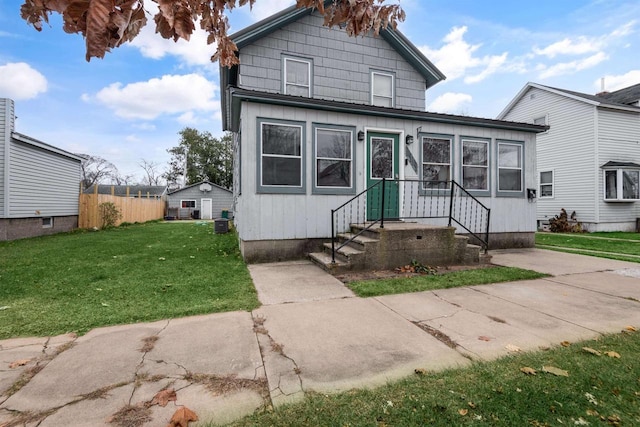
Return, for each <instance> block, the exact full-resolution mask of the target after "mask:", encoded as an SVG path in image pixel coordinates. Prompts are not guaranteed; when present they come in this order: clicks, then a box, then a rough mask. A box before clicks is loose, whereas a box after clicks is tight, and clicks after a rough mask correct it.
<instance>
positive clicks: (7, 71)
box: [0, 62, 48, 101]
mask: <svg viewBox="0 0 640 427" xmlns="http://www.w3.org/2000/svg"><path fill="white" fill-rule="evenodd" d="M47 86H48V84H47V79H46V78H45V76H43V75H42V74H40V72H39V71H38V70H36V69H34V68H31V66H30V65H29V64H27V63H25V62H10V63H8V64H5V65H0V96H2V97H7V98H11V99H13V100H16V101H17V100H24V99H32V98H35V97H36V96H38V95H39V94H41V93H44V92H46V91H47Z"/></svg>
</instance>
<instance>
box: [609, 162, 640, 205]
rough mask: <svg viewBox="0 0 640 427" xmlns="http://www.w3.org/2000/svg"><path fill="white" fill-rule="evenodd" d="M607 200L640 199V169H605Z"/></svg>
mask: <svg viewBox="0 0 640 427" xmlns="http://www.w3.org/2000/svg"><path fill="white" fill-rule="evenodd" d="M604 199H605V201H633V200H638V199H640V170H639V169H605V171H604Z"/></svg>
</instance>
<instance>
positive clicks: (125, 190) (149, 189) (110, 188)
mask: <svg viewBox="0 0 640 427" xmlns="http://www.w3.org/2000/svg"><path fill="white" fill-rule="evenodd" d="M97 186H98V189H97V191H98V194H113V195H114V196H119V197H133V198H142V199H162V198H164V197H165V196H166V195H167V191H168V190H167V186H166V185H110V184H97ZM95 192H96V185H92V186H91V187H89V188H87V189H85V190H84V193H85V194H93V193H95Z"/></svg>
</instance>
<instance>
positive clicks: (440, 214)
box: [331, 178, 491, 263]
mask: <svg viewBox="0 0 640 427" xmlns="http://www.w3.org/2000/svg"><path fill="white" fill-rule="evenodd" d="M388 182H395V183H397V184H400V183H404V184H405V185H406V184H407V183H410V185H413V184H417V185H418V186H419V188H418V191H417V195H416V198H415V202H418V201H419V199H420V198H421V197H422V200H423V204H424V205H425V206H424V207H425V208H426V200H427V199H429V213H428V214H427V212H426V210H425V212H423V214H420V210H419V208H417V212H416V214H415V215H411V214H409V215H400V216H399V218H395V217H394V218H393V219H398V220H402V219H434V218H443V219H444V218H448V220H449V226H450V227H451V226H452V224H453V222H455V223H456V224H458V225H459V226H460V227H462V228H463V229H464V230H466V231H467V232H468V233H469V234H470V235H472V236H473V237H475V238H476V239H477V240H478V241H479V242H481V244H482V247H483V248H484V251H485V253H486V252H487V250H488V247H489V224H490V215H491V209H490V208H488V207H486V206H485V205H484V204H483V203H482V202H480V201H479V200H478V199H477V198H476V197H474V196H473V195H472V194H471V193H469V192H468V191H467V190H465V189H464V188H463V187H462V186H461V185H460V184H458V183H457V182H456V181H454V180H450V181H419V180H400V179H386V178H383V179H382V180H381V181H379V182H376V183H375V184H372V185H370V186H369V187H368V188H367V189H365V190H364V191H362V192H360V193H358V194H357V195H355V196H353V197H352V198H351V199H349V200H348V201H346V202H345V203H343V204H342V205H340V206H338V207H337V208H336V209H331V262H332V263H335V254H336V251H338V250H340V249H341V248H343V247H344V246H346V245H348V244H349V243H351V242H352V241H354V240H355V239H356V238H357V237H358V236H360V235H361V234H362V233H364V232H365V231H367V230H369V229H370V228H372V227H373V226H374V225H376V224H378V223H379V224H380V228H384V221H385V203H386V202H387V200H388V196H387V195H386V194H385V193H386V191H385V188H386V186H387V183H388ZM380 185H382V189H381V198H380V210H379V214H378V216H377V217H370V215H369V214H368V212H367V204H368V203H367V202H370V203H374V201H368V200H367V196H368V195H369V194H370V193H371V190H373V189H374V188H376V187H378V186H380ZM456 190H459V192H460V194H462V196H458V197H456ZM410 195H411V198H412V203H413V202H414V200H413V195H414V193H413V192H411V193H410ZM434 198H435V200H436V208H435V213H434V212H433V206H432V205H433V203H432V202H433V199H434ZM443 198H444V199H446V198H448V199H449V201H448V202H449V206H448V214H447V213H446V212H445V206H446V205H445V201H443V202H442V204H441V203H440V201H441V199H443ZM463 198H464V199H465V201H466V200H471V203H472V204H473V206H469V205H468V204H467V203H465V211H464V212H462V206H461V199H463ZM360 200H363V205H364V217H363V219H362V221H359V218H358V220H356V223H357V222H361V223H362V224H363V225H365V227H363V228H362V229H361V230H360V231H359V232H358V233H355V234H353V235H352V236H351V237H350V238H349V239H346V240H345V241H344V242H343V243H342V244H340V245H339V246H337V247H336V240H337V235H338V233H337V230H336V220H337V214H338V213H339V212H342V213H343V216H344V215H345V211H346V209H347V208H350V209H351V207H352V206H353V204H354V203H357V209H356V216H359V214H360ZM398 202H399V196H398ZM458 202H460V205H459V209H458V210H457V211H456V206H457V205H458ZM405 204H406V201H405ZM413 208H414V207H413V206H411V207H410V210H411V211H413ZM477 209H481V213H480V214H479V215H478V214H477V212H476V210H477ZM469 210H471V212H469ZM411 213H412V212H411ZM463 214H464V217H465V218H463ZM485 215H486V219H485ZM467 216H471V217H472V218H471V219H473V220H474V221H475V222H476V223H477V222H478V216H479V217H480V221H481V222H484V224H481V225H482V228H483V232H478V231H474V230H472V229H471V227H472V225H471V224H469V223H466V222H465V219H467V218H466V217H467ZM352 224H353V215H352V216H351V218H350V219H349V228H350V227H351V225H352ZM476 225H477V224H476ZM481 234H484V236H481Z"/></svg>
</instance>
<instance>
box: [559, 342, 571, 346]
mask: <svg viewBox="0 0 640 427" xmlns="http://www.w3.org/2000/svg"><path fill="white" fill-rule="evenodd" d="M560 345H561V346H563V347H569V346H570V345H571V343H570V342H569V341H562V342H561V343H560Z"/></svg>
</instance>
